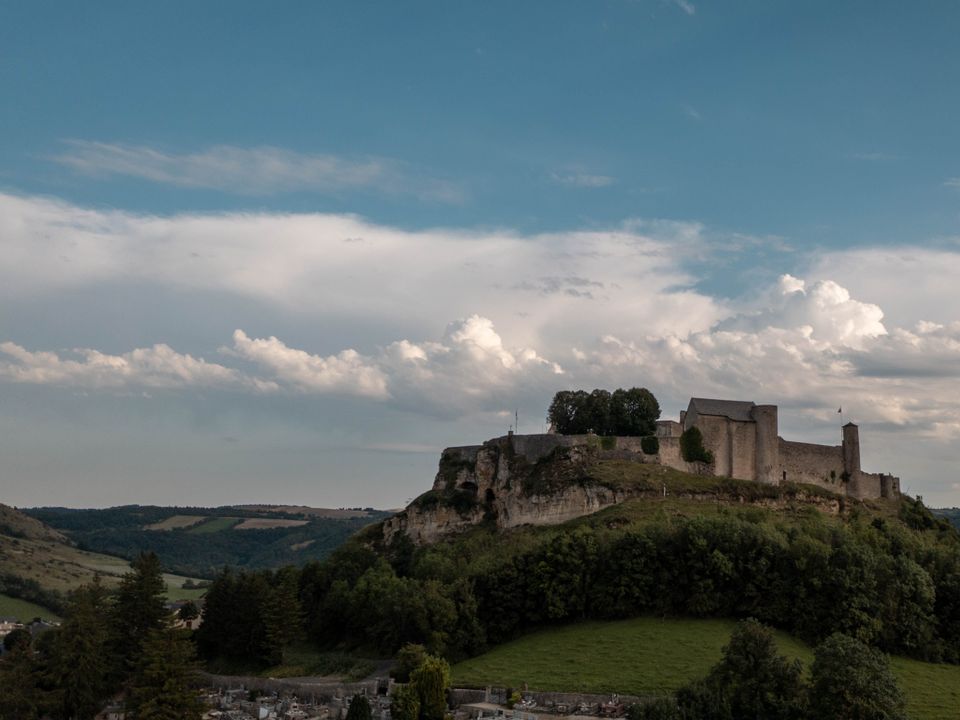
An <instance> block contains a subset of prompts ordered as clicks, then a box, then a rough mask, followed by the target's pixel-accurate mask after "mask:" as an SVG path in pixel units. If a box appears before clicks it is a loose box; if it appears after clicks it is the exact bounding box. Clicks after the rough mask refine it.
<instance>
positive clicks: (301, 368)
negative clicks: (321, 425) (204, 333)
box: [228, 330, 387, 399]
mask: <svg viewBox="0 0 960 720" xmlns="http://www.w3.org/2000/svg"><path fill="white" fill-rule="evenodd" d="M228 352H230V353H232V354H235V355H236V356H238V357H241V358H243V359H245V360H249V361H251V362H254V363H256V364H257V365H259V366H261V367H262V368H264V369H265V370H267V371H268V372H270V374H271V376H272V377H273V378H274V379H275V380H277V381H279V382H282V383H283V384H284V385H288V386H292V387H294V388H297V389H299V390H303V391H307V392H319V393H324V392H332V393H341V394H346V395H359V396H362V397H371V398H377V399H383V398H385V397H387V379H386V377H385V376H384V374H383V373H382V372H381V371H380V369H379V368H378V367H376V365H375V364H374V363H373V361H372V360H371V359H370V358H365V357H364V356H362V355H361V354H360V353H358V352H357V351H356V350H349V349H348V350H344V351H342V352H340V353H338V354H337V355H330V356H328V357H320V356H318V355H311V354H310V353H307V352H305V351H303V350H296V349H294V348H291V347H288V346H287V345H285V344H284V343H283V342H281V341H280V340H277V338H275V337H269V338H266V339H251V338H249V337H247V335H246V333H244V332H243V330H236V331H234V333H233V348H232V349H229V350H228Z"/></svg>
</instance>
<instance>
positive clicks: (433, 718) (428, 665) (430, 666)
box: [410, 655, 450, 720]
mask: <svg viewBox="0 0 960 720" xmlns="http://www.w3.org/2000/svg"><path fill="white" fill-rule="evenodd" d="M410 684H411V686H412V687H413V688H414V689H415V690H416V692H417V697H418V698H419V699H420V720H443V716H444V714H445V713H446V711H447V688H448V687H450V666H449V665H448V664H447V661H446V660H444V659H443V658H440V657H437V656H436V655H427V656H426V657H425V658H424V659H423V663H421V665H420V667H418V668H417V669H416V670H414V671H413V673H412V674H411V676H410Z"/></svg>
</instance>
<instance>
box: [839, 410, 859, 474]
mask: <svg viewBox="0 0 960 720" xmlns="http://www.w3.org/2000/svg"><path fill="white" fill-rule="evenodd" d="M843 470H844V472H846V473H847V475H848V476H849V477H853V476H854V475H856V474H857V473H859V472H860V428H859V427H858V426H857V425H855V424H854V423H852V422H848V423H847V424H846V425H844V426H843Z"/></svg>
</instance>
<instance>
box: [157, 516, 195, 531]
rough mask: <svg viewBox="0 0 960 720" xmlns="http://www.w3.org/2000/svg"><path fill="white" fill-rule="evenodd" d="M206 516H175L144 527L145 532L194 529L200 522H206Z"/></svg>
mask: <svg viewBox="0 0 960 720" xmlns="http://www.w3.org/2000/svg"><path fill="white" fill-rule="evenodd" d="M206 519H207V516H206V515H173V516H172V517H168V518H167V519H166V520H161V521H160V522H155V523H152V524H150V525H146V526H144V528H143V529H144V530H179V529H181V528H188V527H193V526H194V525H196V524H197V523H199V522H202V521H203V520H206Z"/></svg>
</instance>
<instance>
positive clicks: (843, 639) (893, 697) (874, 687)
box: [810, 633, 907, 720]
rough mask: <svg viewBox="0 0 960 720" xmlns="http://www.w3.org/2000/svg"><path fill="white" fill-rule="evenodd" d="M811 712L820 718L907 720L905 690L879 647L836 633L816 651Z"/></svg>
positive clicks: (827, 719)
mask: <svg viewBox="0 0 960 720" xmlns="http://www.w3.org/2000/svg"><path fill="white" fill-rule="evenodd" d="M810 682H811V688H810V713H811V717H816V718H818V720H906V717H907V716H906V713H905V711H904V707H905V702H904V697H903V693H902V692H901V691H900V688H899V687H898V686H897V681H896V679H895V678H894V676H893V674H892V673H891V672H890V667H889V664H888V663H887V658H886V656H885V655H883V654H882V653H881V652H880V651H879V650H875V649H874V648H871V647H868V646H867V645H864V644H863V643H862V642H860V641H859V640H855V639H853V638H851V637H848V636H847V635H842V634H840V633H834V634H833V635H831V636H830V637H828V638H827V639H826V640H824V641H823V642H822V643H820V645H818V646H817V647H816V649H815V650H814V659H813V666H812V667H811V673H810Z"/></svg>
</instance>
